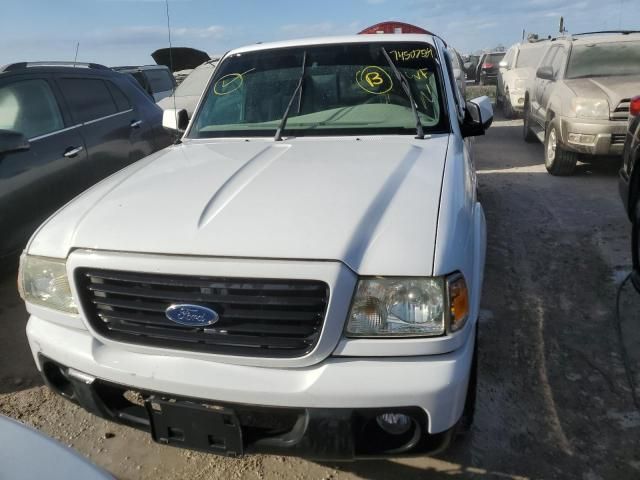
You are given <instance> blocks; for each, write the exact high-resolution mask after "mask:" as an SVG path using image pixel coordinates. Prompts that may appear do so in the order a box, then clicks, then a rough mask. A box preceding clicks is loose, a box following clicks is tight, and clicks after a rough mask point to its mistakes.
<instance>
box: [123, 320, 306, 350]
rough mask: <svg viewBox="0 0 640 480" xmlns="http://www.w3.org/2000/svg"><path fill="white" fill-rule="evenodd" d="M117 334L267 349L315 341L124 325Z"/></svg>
mask: <svg viewBox="0 0 640 480" xmlns="http://www.w3.org/2000/svg"><path fill="white" fill-rule="evenodd" d="M111 329H112V330H113V331H116V332H123V333H134V334H137V335H141V336H150V337H155V338H163V339H168V340H183V341H185V342H199V343H203V344H213V345H228V346H230V345H242V346H248V347H265V348H276V347H277V348H301V347H304V346H305V345H307V344H308V343H309V342H310V341H312V340H313V339H311V338H309V337H301V338H289V337H274V336H268V337H267V336H259V335H242V336H241V335H233V336H231V335H225V334H221V333H216V332H215V331H212V332H207V331H206V330H205V331H204V333H202V334H201V335H198V336H197V337H196V336H194V335H192V334H191V332H189V331H180V330H171V331H167V330H166V329H165V328H163V327H157V326H138V325H122V326H120V325H119V326H117V327H116V326H113V327H112V328H111Z"/></svg>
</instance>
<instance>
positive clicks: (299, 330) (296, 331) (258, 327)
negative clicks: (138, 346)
mask: <svg viewBox="0 0 640 480" xmlns="http://www.w3.org/2000/svg"><path fill="white" fill-rule="evenodd" d="M98 316H99V317H100V318H101V319H102V320H103V321H104V322H107V323H112V324H113V323H114V322H119V323H126V324H135V325H150V326H157V327H163V328H173V329H180V328H181V327H180V326H179V325H176V326H175V327H171V326H167V322H166V320H163V319H162V318H158V317H157V316H154V315H141V314H134V315H130V314H129V315H128V314H126V313H121V312H111V311H100V313H98ZM315 329H316V327H315V326H313V325H296V324H293V325H282V324H274V323H265V322H259V321H257V322H256V321H242V322H234V324H233V326H231V327H226V328H224V329H218V330H224V331H226V332H230V333H233V334H235V333H245V334H246V333H249V334H270V333H273V334H277V335H304V336H308V335H312V334H313V333H314V332H315Z"/></svg>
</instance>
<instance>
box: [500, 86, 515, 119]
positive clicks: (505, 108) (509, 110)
mask: <svg viewBox="0 0 640 480" xmlns="http://www.w3.org/2000/svg"><path fill="white" fill-rule="evenodd" d="M502 113H503V115H504V116H505V118H507V119H511V118H514V117H515V112H514V111H513V107H512V106H511V98H510V97H509V92H505V94H504V100H503V101H502Z"/></svg>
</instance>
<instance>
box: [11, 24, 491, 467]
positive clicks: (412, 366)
mask: <svg viewBox="0 0 640 480" xmlns="http://www.w3.org/2000/svg"><path fill="white" fill-rule="evenodd" d="M164 116H165V117H164V122H165V123H164V124H165V127H167V128H172V129H174V130H176V131H180V140H178V141H177V142H176V144H175V145H173V146H170V147H168V148H166V149H164V150H162V151H160V152H158V153H156V154H154V155H151V156H149V157H147V158H145V159H143V160H141V161H139V162H137V163H135V164H134V165H132V166H130V167H128V168H127V169H125V170H123V171H121V172H119V173H116V174H114V175H112V176H111V177H109V178H108V179H106V180H105V181H103V182H101V183H99V184H97V185H96V186H94V187H93V188H91V189H90V190H88V191H86V192H85V193H83V194H81V195H80V196H79V197H77V198H76V199H75V200H74V201H72V202H71V203H69V204H68V205H67V206H66V207H64V208H63V209H61V210H60V211H59V212H57V214H55V215H54V216H52V217H51V218H49V219H48V220H47V221H46V222H45V223H44V224H43V225H42V226H41V227H40V228H39V230H38V231H37V232H36V233H35V234H34V236H33V237H32V239H31V240H30V242H29V244H28V246H27V248H26V250H25V251H24V253H23V255H22V258H21V269H20V273H19V284H20V290H21V293H22V296H23V298H24V299H25V302H26V305H27V309H28V311H29V313H30V318H29V322H28V325H27V334H28V338H29V342H30V346H31V349H32V351H33V356H34V359H35V361H36V363H37V365H38V368H39V369H40V371H41V372H42V375H43V377H44V379H45V381H46V383H47V385H48V386H49V387H50V388H51V389H52V390H54V391H55V392H57V393H59V394H60V395H62V396H64V397H65V398H67V399H69V400H71V401H73V402H75V403H77V404H78V405H80V406H81V407H83V408H85V409H86V410H88V411H90V412H92V413H94V414H96V415H98V416H100V417H104V418H107V419H110V420H112V421H114V422H118V423H122V424H125V425H129V426H131V427H134V428H138V429H142V430H146V431H148V432H149V433H150V434H151V436H152V437H153V439H154V440H155V441H157V442H161V443H164V444H168V445H174V446H178V447H184V448H190V449H196V450H201V451H205V452H211V453H216V454H220V455H228V456H239V455H242V454H244V453H256V452H258V453H272V454H279V455H297V456H304V457H308V458H316V459H332V460H351V459H354V458H363V457H385V456H392V455H412V454H426V453H432V452H435V451H439V450H440V449H442V448H444V447H446V446H447V445H448V444H449V442H450V441H451V440H452V438H453V437H454V436H455V434H456V433H458V432H460V431H463V430H464V429H465V428H468V427H469V426H470V423H471V419H472V415H473V402H474V394H475V381H476V375H477V373H476V370H477V367H476V337H477V323H478V322H477V320H478V312H479V305H480V292H481V290H482V278H483V269H484V263H485V243H486V240H485V237H486V234H485V219H484V214H483V210H482V207H481V205H480V203H479V202H478V200H477V197H476V174H475V170H474V164H473V159H472V155H471V152H470V150H469V146H470V142H469V137H472V136H474V135H481V134H483V133H484V131H485V129H486V128H488V127H489V125H490V123H491V121H492V118H493V112H492V109H491V104H490V103H489V100H488V98H487V97H482V98H479V99H476V100H474V101H471V102H469V103H467V104H463V103H462V100H461V99H460V97H459V96H458V95H457V94H456V83H455V78H454V76H453V69H452V67H451V63H450V59H449V57H448V56H447V55H446V44H445V43H444V41H443V40H441V39H440V38H438V37H436V36H431V35H422V34H391V35H359V36H348V37H331V38H320V39H306V40H300V41H288V42H279V43H271V44H260V45H252V46H249V47H245V48H240V49H237V50H233V51H231V52H229V53H227V54H226V55H225V56H224V58H223V59H222V60H221V62H220V63H219V64H218V66H217V67H216V69H215V72H214V73H213V75H212V77H211V80H210V81H209V84H208V86H207V88H206V89H205V91H204V93H203V96H202V98H201V100H200V102H199V104H198V106H197V107H196V110H195V112H194V115H193V116H192V118H191V119H190V120H189V123H188V125H185V119H186V116H185V115H184V112H183V111H179V112H178V111H175V110H168V111H165V113H164Z"/></svg>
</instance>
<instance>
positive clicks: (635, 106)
mask: <svg viewBox="0 0 640 480" xmlns="http://www.w3.org/2000/svg"><path fill="white" fill-rule="evenodd" d="M629 114H630V115H631V116H632V117H637V116H640V96H637V97H633V98H632V99H631V102H629Z"/></svg>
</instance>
